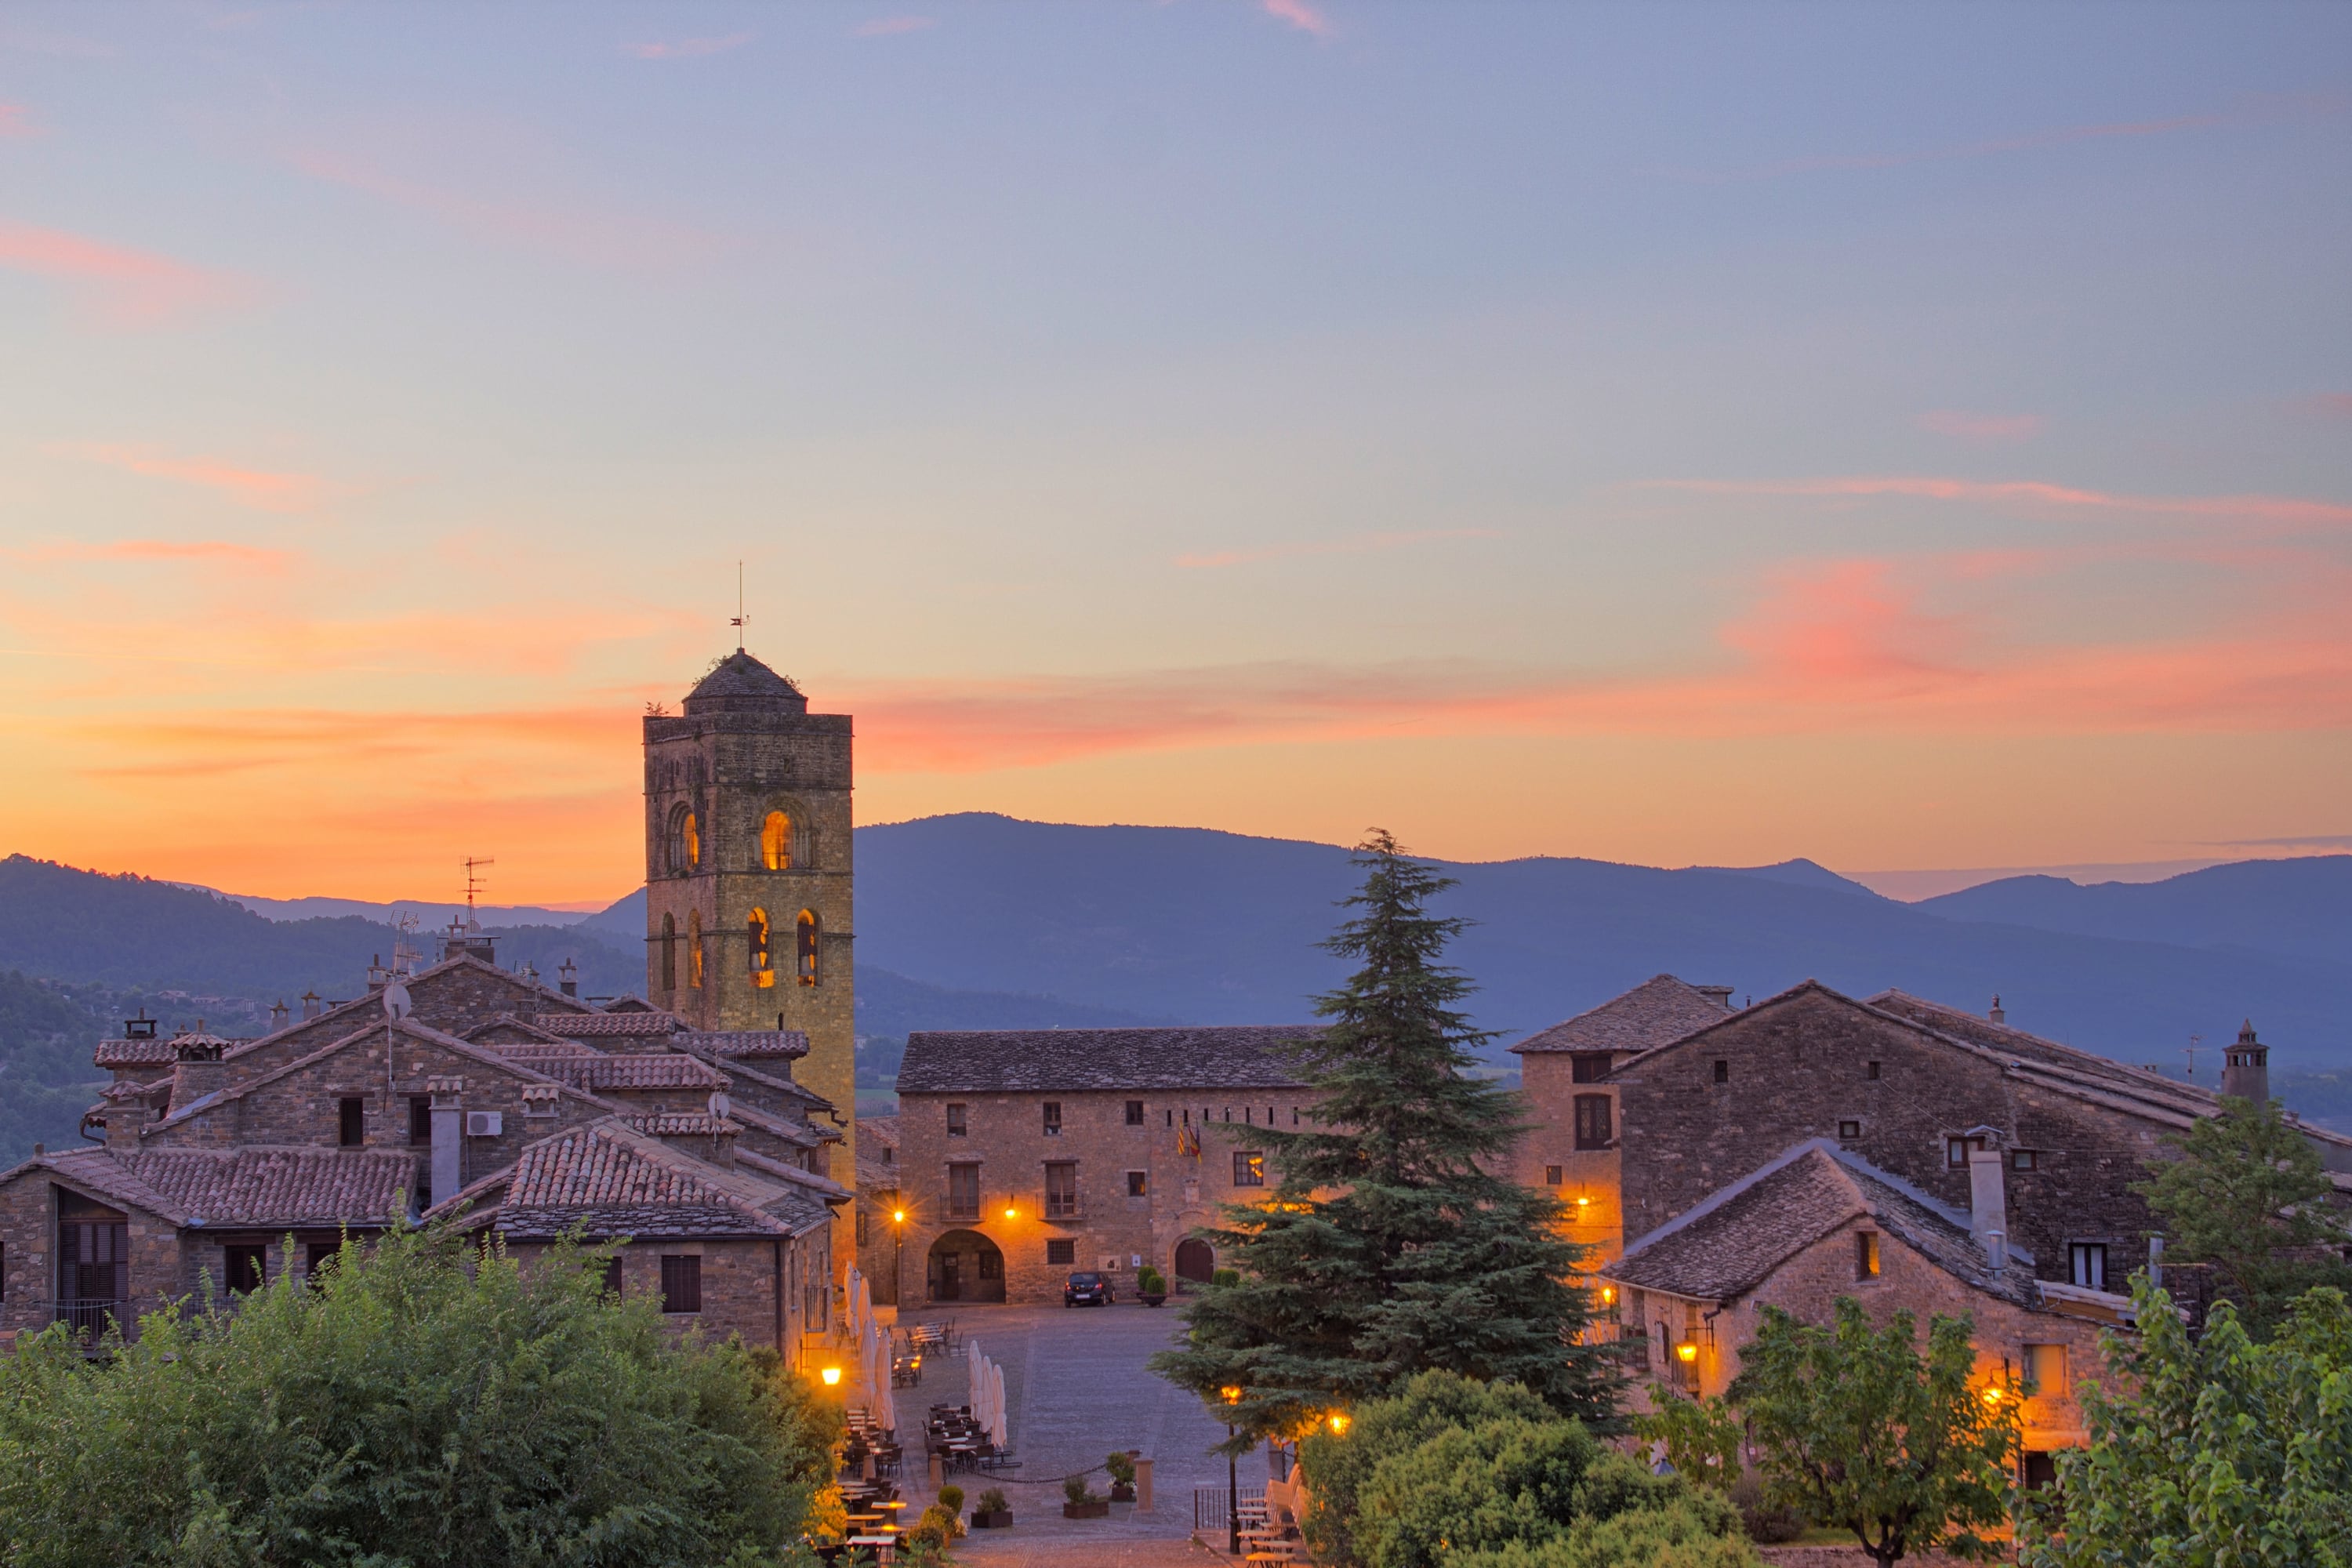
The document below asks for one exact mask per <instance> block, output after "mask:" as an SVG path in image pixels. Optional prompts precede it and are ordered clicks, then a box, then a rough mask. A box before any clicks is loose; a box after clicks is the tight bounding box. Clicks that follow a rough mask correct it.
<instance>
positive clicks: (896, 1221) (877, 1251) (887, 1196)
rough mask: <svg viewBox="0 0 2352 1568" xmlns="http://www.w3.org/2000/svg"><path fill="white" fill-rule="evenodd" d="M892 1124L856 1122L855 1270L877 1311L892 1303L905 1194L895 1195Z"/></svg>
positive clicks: (872, 1119) (891, 1120) (876, 1119)
mask: <svg viewBox="0 0 2352 1568" xmlns="http://www.w3.org/2000/svg"><path fill="white" fill-rule="evenodd" d="M899 1186H900V1183H899V1179H898V1118H897V1117H896V1116H861V1117H859V1118H858V1119H857V1232H856V1234H857V1269H858V1272H859V1273H861V1274H863V1275H864V1276H865V1277H866V1282H867V1285H868V1287H869V1288H870V1289H872V1290H873V1292H874V1304H875V1305H876V1306H877V1307H895V1306H897V1305H898V1266H899V1262H900V1258H899V1252H900V1249H901V1248H902V1247H904V1245H905V1240H906V1237H905V1231H904V1229H903V1226H905V1223H906V1222H905V1219H904V1217H903V1216H904V1215H905V1214H906V1212H907V1211H906V1206H905V1203H904V1201H903V1200H904V1196H905V1194H902V1193H901V1192H900V1191H899Z"/></svg>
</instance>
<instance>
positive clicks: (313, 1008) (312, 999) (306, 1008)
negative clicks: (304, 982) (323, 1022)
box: [302, 991, 319, 1024]
mask: <svg viewBox="0 0 2352 1568" xmlns="http://www.w3.org/2000/svg"><path fill="white" fill-rule="evenodd" d="M317 1016H319V994H318V993H317V992H316V991H305V992H303V993H302V1021H303V1022H304V1023H306V1024H307V1023H309V1022H310V1020H311V1019H313V1018H315V1017H317Z"/></svg>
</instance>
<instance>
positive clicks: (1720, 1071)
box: [1715, 1060, 1731, 1083]
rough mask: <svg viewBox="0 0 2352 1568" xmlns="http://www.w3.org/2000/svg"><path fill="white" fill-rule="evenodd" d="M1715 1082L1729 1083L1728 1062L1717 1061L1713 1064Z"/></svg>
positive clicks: (1729, 1065)
mask: <svg viewBox="0 0 2352 1568" xmlns="http://www.w3.org/2000/svg"><path fill="white" fill-rule="evenodd" d="M1715 1081H1716V1082H1717V1083H1729V1082H1730V1081H1731V1064H1730V1063H1729V1062H1727V1061H1721V1060H1718V1061H1717V1063H1716V1064H1715Z"/></svg>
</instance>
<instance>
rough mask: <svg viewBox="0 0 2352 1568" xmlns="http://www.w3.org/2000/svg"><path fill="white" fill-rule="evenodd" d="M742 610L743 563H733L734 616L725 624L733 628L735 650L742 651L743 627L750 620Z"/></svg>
mask: <svg viewBox="0 0 2352 1568" xmlns="http://www.w3.org/2000/svg"><path fill="white" fill-rule="evenodd" d="M750 620H751V616H748V615H746V614H744V612H743V563H741V562H740V561H738V562H737V563H735V618H734V619H733V620H731V621H730V622H728V623H727V624H728V625H729V626H733V627H734V628H735V651H736V652H737V653H741V652H742V651H743V627H744V625H745V623H747V622H749V621H750Z"/></svg>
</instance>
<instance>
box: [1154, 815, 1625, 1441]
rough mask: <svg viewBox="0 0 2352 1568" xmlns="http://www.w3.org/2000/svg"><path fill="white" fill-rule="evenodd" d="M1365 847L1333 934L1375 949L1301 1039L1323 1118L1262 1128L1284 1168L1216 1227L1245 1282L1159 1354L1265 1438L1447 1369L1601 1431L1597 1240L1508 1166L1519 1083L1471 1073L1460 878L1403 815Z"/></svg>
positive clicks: (1604, 1411) (1607, 1389)
mask: <svg viewBox="0 0 2352 1568" xmlns="http://www.w3.org/2000/svg"><path fill="white" fill-rule="evenodd" d="M1356 864H1357V865H1358V866H1360V868H1362V869H1363V873H1364V881H1363V887H1362V889H1361V890H1360V892H1358V893H1357V894H1356V895H1355V896H1354V897H1353V898H1351V899H1349V900H1348V902H1347V904H1346V905H1345V906H1344V907H1346V908H1348V909H1349V910H1353V911H1354V914H1353V918H1351V919H1349V921H1346V923H1344V924H1342V925H1341V926H1340V927H1339V931H1338V932H1337V934H1335V935H1334V936H1332V937H1331V939H1330V940H1329V941H1328V942H1325V943H1324V945H1325V946H1326V947H1328V949H1330V950H1331V951H1332V952H1337V953H1340V954H1343V955H1345V956H1347V957H1349V958H1352V959H1355V960H1357V961H1358V963H1359V964H1360V967H1359V968H1358V969H1357V971H1356V973H1355V974H1354V975H1353V977H1351V978H1350V979H1349V981H1348V983H1347V984H1345V985H1343V986H1341V987H1340V988H1339V990H1337V991H1334V992H1332V993H1330V994H1328V995H1326V996H1324V997H1322V998H1320V999H1319V1000H1318V1003H1317V1005H1316V1011H1317V1012H1318V1014H1319V1015H1321V1016H1323V1017H1325V1018H1328V1019H1329V1020H1330V1022H1329V1024H1328V1026H1326V1027H1325V1029H1324V1031H1323V1032H1322V1034H1321V1035H1320V1036H1319V1037H1315V1038H1312V1039H1309V1040H1306V1041H1302V1042H1301V1044H1300V1045H1299V1047H1297V1068H1298V1070H1299V1073H1300V1076H1301V1078H1302V1079H1304V1080H1305V1082H1306V1083H1307V1085H1308V1086H1309V1087H1310V1088H1312V1089H1315V1090H1317V1091H1318V1101H1317V1104H1316V1108H1315V1110H1313V1111H1312V1112H1311V1113H1310V1114H1311V1118H1312V1120H1313V1121H1314V1122H1315V1123H1316V1125H1315V1127H1314V1128H1312V1129H1309V1130H1302V1131H1283V1130H1277V1129H1274V1128H1253V1129H1251V1130H1250V1131H1249V1132H1248V1133H1247V1134H1244V1137H1245V1138H1246V1139H1247V1140H1248V1142H1250V1143H1252V1144H1255V1146H1256V1147H1258V1148H1260V1149H1262V1150H1263V1151H1264V1152H1265V1161H1266V1164H1267V1166H1268V1167H1269V1172H1270V1174H1271V1175H1272V1176H1273V1177H1274V1178H1276V1179H1275V1180H1274V1182H1273V1184H1272V1185H1270V1187H1269V1188H1268V1194H1269V1195H1268V1196H1267V1197H1266V1198H1265V1200H1264V1201H1262V1202H1259V1203H1253V1204H1246V1205H1232V1206H1229V1207H1228V1208H1227V1209H1226V1211H1225V1226H1224V1227H1223V1229H1220V1230H1216V1231H1213V1232H1211V1233H1209V1234H1210V1237H1211V1239H1212V1240H1213V1242H1214V1244H1215V1245H1216V1247H1217V1251H1218V1257H1219V1262H1220V1264H1221V1265H1222V1266H1223V1267H1224V1268H1233V1269H1234V1270H1235V1271H1236V1272H1237V1274H1238V1276H1239V1278H1238V1279H1237V1280H1234V1281H1232V1282H1228V1283H1223V1284H1215V1283H1213V1284H1211V1285H1210V1286H1209V1287H1208V1288H1207V1289H1204V1290H1203V1291H1202V1294H1201V1295H1200V1296H1199V1297H1198V1298H1196V1299H1195V1300H1193V1301H1192V1304H1191V1305H1190V1306H1188V1307H1187V1308H1186V1309H1185V1312H1184V1319H1185V1322H1186V1324H1187V1327H1188V1331H1189V1332H1188V1334H1187V1340H1186V1343H1185V1344H1184V1346H1183V1347H1182V1348H1181V1349H1178V1350H1173V1351H1169V1352H1164V1353H1162V1354H1161V1355H1160V1356H1157V1357H1155V1358H1154V1359H1153V1362H1152V1368H1153V1370H1154V1371H1156V1372H1158V1373H1160V1375H1161V1376H1163V1377H1165V1378H1167V1379H1169V1380H1170V1381H1171V1382H1172V1383H1174V1384H1177V1385H1178V1386H1179V1387H1181V1388H1186V1389H1190V1390H1191V1391H1192V1392H1193V1393H1195V1394H1200V1395H1201V1396H1202V1399H1204V1400H1205V1401H1207V1402H1208V1403H1209V1404H1210V1405H1211V1406H1212V1407H1213V1409H1214V1410H1215V1412H1216V1414H1217V1415H1218V1416H1219V1418H1220V1419H1225V1420H1231V1421H1232V1422H1234V1425H1235V1426H1237V1427H1238V1428H1240V1429H1241V1431H1243V1432H1244V1434H1246V1435H1248V1436H1251V1437H1256V1436H1274V1435H1289V1434H1293V1433H1296V1432H1298V1431H1300V1430H1303V1429H1304V1428H1305V1427H1307V1426H1310V1425H1312V1424H1313V1423H1314V1422H1316V1421H1317V1420H1318V1419H1319V1418H1321V1417H1322V1416H1323V1415H1325V1414H1326V1413H1328V1412H1330V1411H1331V1410H1333V1409H1334V1408H1335V1407H1338V1406H1341V1405H1352V1404H1354V1403H1356V1402H1357V1401H1359V1400H1362V1399H1367V1398H1372V1397H1376V1396H1378V1395H1380V1394H1385V1393H1387V1392H1389V1391H1391V1389H1392V1388H1394V1387H1395V1386H1396V1385H1398V1384H1402V1383H1403V1382H1404V1381H1405V1380H1406V1379H1408V1378H1410V1377H1412V1375H1413V1374H1414V1373H1419V1372H1423V1371H1426V1370H1428V1369H1430V1368H1433V1367H1434V1368H1443V1369H1444V1370H1446V1371H1449V1372H1454V1373H1462V1374H1464V1375H1465V1376H1469V1377H1475V1378H1482V1379H1490V1380H1502V1379H1508V1380H1510V1381H1512V1382H1516V1383H1519V1384H1524V1385H1525V1386H1527V1387H1528V1389H1530V1390H1532V1391H1533V1392H1534V1393H1536V1394H1538V1395H1539V1396H1541V1397H1542V1398H1543V1399H1544V1400H1545V1402H1546V1403H1547V1404H1549V1405H1551V1406H1552V1408H1554V1409H1556V1410H1558V1411H1559V1412H1560V1413H1561V1414H1563V1415H1577V1416H1580V1417H1582V1418H1584V1419H1585V1420H1587V1421H1588V1422H1591V1423H1594V1424H1596V1425H1599V1426H1604V1427H1605V1426H1608V1425H1610V1424H1611V1423H1612V1411H1613V1396H1614V1378H1613V1377H1612V1373H1611V1370H1610V1367H1609V1363H1608V1362H1607V1360H1606V1356H1607V1352H1606V1351H1605V1350H1604V1349H1603V1348H1601V1347H1600V1346H1595V1345H1587V1344H1584V1343H1582V1342H1581V1337H1582V1331H1583V1330H1584V1328H1585V1326H1586V1324H1587V1322H1588V1321H1589V1320H1590V1316H1591V1306H1590V1298H1589V1297H1588V1295H1587V1293H1586V1291H1585V1290H1584V1289H1582V1288H1581V1287H1580V1286H1579V1285H1577V1284H1576V1283H1574V1282H1573V1280H1572V1279H1571V1278H1570V1276H1572V1275H1573V1274H1574V1273H1575V1272H1576V1271H1577V1269H1578V1268H1580V1265H1581V1264H1582V1263H1583V1261H1584V1254H1585V1248H1584V1247H1581V1246H1580V1245H1578V1244H1575V1243H1572V1242H1570V1241H1567V1240H1565V1239H1563V1238H1562V1236H1561V1232H1560V1228H1559V1227H1560V1225H1561V1223H1562V1221H1563V1220H1564V1219H1565V1218H1566V1210H1565V1208H1564V1206H1563V1205H1561V1204H1560V1203H1559V1200H1558V1199H1556V1198H1554V1197H1552V1196H1551V1195H1550V1194H1546V1193H1540V1192H1537V1191H1534V1190H1532V1189H1530V1188H1527V1187H1522V1186H1520V1185H1518V1184H1517V1183H1515V1182H1513V1181H1511V1180H1510V1179H1509V1176H1508V1172H1509V1169H1510V1164H1511V1158H1510V1157H1511V1154H1512V1152H1513V1151H1514V1149H1515V1148H1516V1147H1517V1144H1518V1142H1519V1140H1520V1138H1521V1137H1522V1136H1524V1134H1525V1133H1526V1131H1527V1126H1526V1124H1525V1123H1524V1122H1523V1121H1521V1120H1520V1112H1521V1110H1522V1106H1523V1101H1522V1100H1521V1099H1520V1097H1519V1096H1518V1095H1517V1094H1516V1093H1514V1092H1512V1091H1510V1090H1508V1089H1503V1088H1501V1087H1499V1086H1497V1085H1496V1084H1494V1083H1492V1082H1490V1081H1486V1080H1485V1079H1478V1078H1475V1077H1472V1076H1471V1069H1473V1068H1475V1067H1476V1066H1477V1065H1478V1064H1477V1058H1476V1056H1475V1047H1478V1046H1479V1045H1481V1044H1483V1043H1484V1042H1485V1041H1486V1040H1488V1039H1490V1038H1492V1035H1491V1034H1490V1033H1488V1032H1486V1031H1484V1030H1479V1029H1474V1028H1472V1027H1471V1026H1470V1025H1469V1021H1468V1019H1467V1018H1466V1017H1465V1016H1464V1015H1463V1014H1462V1013H1461V1012H1459V1011H1458V1010H1457V1008H1456V1005H1457V1004H1458V1003H1460V1002H1461V1000H1462V999H1463V998H1464V997H1465V996H1466V995H1467V994H1469V992H1470V990H1471V988H1472V987H1471V984H1470V982H1469V981H1468V980H1466V979H1465V978H1464V977H1463V976H1462V975H1461V974H1460V973H1458V972H1456V971H1454V970H1453V969H1450V968H1447V967H1445V966H1444V964H1442V963H1439V962H1438V960H1439V958H1440V955H1441V954H1442V953H1443V952H1444V949H1445V944H1446V943H1447V942H1449V941H1451V940H1452V939H1453V938H1454V936H1455V935H1457V934H1458V933H1459V932H1460V931H1462V929H1463V927H1464V926H1465V924H1467V923H1468V922H1466V921H1461V920H1457V919H1450V918H1444V917H1440V916H1436V915H1432V914H1430V913H1429V912H1428V911H1427V909H1426V907H1425V906H1426V904H1427V902H1428V900H1429V899H1430V898H1431V897H1432V895H1433V894H1435V893H1438V892H1440V891H1442V890H1443V889H1446V888H1448V887H1451V886H1452V885H1453V883H1452V880H1451V879H1448V878H1444V877H1441V876H1439V875H1437V874H1436V873H1435V872H1433V871H1432V870H1431V869H1430V868H1427V867H1426V866H1423V865H1421V864H1419V863H1418V862H1415V861H1413V860H1412V859H1409V858H1406V856H1405V855H1404V853H1403V851H1402V850H1401V849H1399V848H1398V847H1397V844H1396V841H1395V840H1394V839H1393V838H1392V837H1390V836H1389V835H1388V834H1387V833H1385V832H1376V833H1375V834H1373V835H1372V837H1371V838H1370V840H1369V841H1368V842H1366V843H1364V844H1362V845H1360V846H1359V847H1358V849H1357V857H1356ZM1235 1389H1237V1390H1239V1391H1240V1398H1239V1399H1238V1401H1234V1400H1232V1399H1231V1398H1230V1396H1229V1395H1228V1394H1227V1392H1226V1391H1228V1390H1235Z"/></svg>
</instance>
